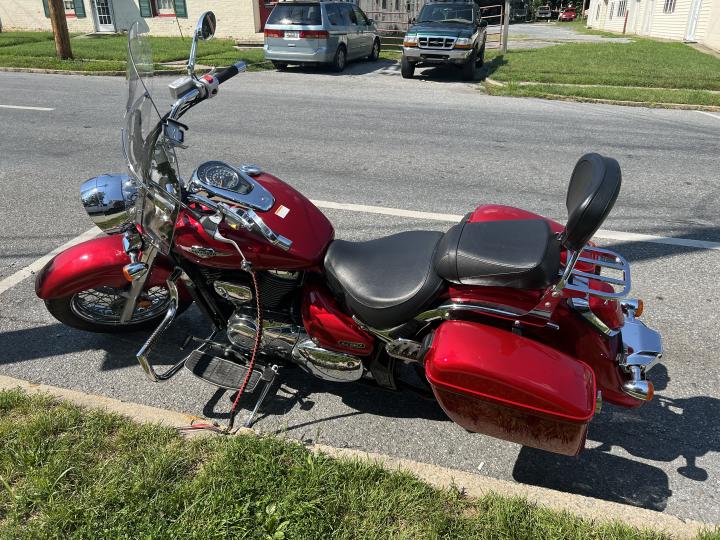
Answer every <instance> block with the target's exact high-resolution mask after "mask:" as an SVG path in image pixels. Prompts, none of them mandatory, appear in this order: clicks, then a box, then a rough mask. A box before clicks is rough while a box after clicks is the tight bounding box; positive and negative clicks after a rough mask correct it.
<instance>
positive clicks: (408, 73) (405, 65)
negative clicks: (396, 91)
mask: <svg viewBox="0 0 720 540" xmlns="http://www.w3.org/2000/svg"><path fill="white" fill-rule="evenodd" d="M414 74H415V64H413V63H412V62H410V61H408V59H407V57H406V56H403V57H402V60H401V61H400V75H402V78H403V79H412V78H413V75H414Z"/></svg>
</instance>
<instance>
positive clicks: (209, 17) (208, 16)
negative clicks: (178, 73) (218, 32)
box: [187, 11, 216, 78]
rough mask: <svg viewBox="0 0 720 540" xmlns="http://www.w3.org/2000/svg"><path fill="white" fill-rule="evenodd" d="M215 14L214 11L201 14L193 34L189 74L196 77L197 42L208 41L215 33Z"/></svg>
mask: <svg viewBox="0 0 720 540" xmlns="http://www.w3.org/2000/svg"><path fill="white" fill-rule="evenodd" d="M215 26H216V20H215V14H214V13H213V12H212V11H206V12H205V13H203V14H202V15H200V19H199V20H198V23H197V26H195V33H194V34H193V40H192V47H191V49H190V59H189V60H188V65H187V69H188V74H189V75H190V76H191V77H193V78H194V77H195V57H196V56H197V44H198V41H199V40H202V41H207V40H208V39H211V38H212V37H213V36H214V35H215Z"/></svg>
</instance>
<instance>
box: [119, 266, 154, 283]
mask: <svg viewBox="0 0 720 540" xmlns="http://www.w3.org/2000/svg"><path fill="white" fill-rule="evenodd" d="M148 270H149V268H148V265H147V264H145V263H142V262H131V263H129V264H126V265H125V266H124V267H123V274H125V276H127V277H129V278H130V279H131V280H132V281H137V280H138V279H141V278H144V277H145V275H146V274H147V272H148Z"/></svg>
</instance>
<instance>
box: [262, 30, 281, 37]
mask: <svg viewBox="0 0 720 540" xmlns="http://www.w3.org/2000/svg"><path fill="white" fill-rule="evenodd" d="M265 37H275V38H281V37H285V31H284V30H265Z"/></svg>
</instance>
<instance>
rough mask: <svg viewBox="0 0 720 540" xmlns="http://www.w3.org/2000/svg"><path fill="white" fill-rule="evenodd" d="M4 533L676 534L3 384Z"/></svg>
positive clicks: (0, 494) (0, 505) (0, 502)
mask: <svg viewBox="0 0 720 540" xmlns="http://www.w3.org/2000/svg"><path fill="white" fill-rule="evenodd" d="M714 534H715V533H707V534H706V535H705V536H704V538H706V539H710V538H712V537H713V535H714ZM0 537H1V538H13V539H22V538H77V539H83V538H88V539H96V538H112V539H115V538H153V539H156V538H168V539H175V538H202V539H209V538H248V539H250V538H252V539H255V538H257V539H265V540H268V539H270V540H282V539H285V538H287V539H291V538H297V539H302V540H311V539H346V538H348V539H349V538H357V539H363V540H369V539H383V540H384V539H388V538H397V539H400V538H406V539H413V540H421V539H431V538H448V539H451V538H453V539H455V538H457V539H473V538H504V539H512V538H528V539H529V538H542V539H561V538H562V539H578V540H580V539H583V540H585V539H603V540H613V539H651V538H657V539H660V538H666V537H665V536H663V535H661V534H658V533H653V532H648V531H639V530H636V529H631V528H628V527H626V526H622V525H619V524H599V523H591V522H589V521H586V520H582V519H580V518H577V517H574V516H572V515H570V514H567V513H557V512H552V511H549V510H545V509H541V508H539V507H537V506H534V505H532V504H529V503H528V502H526V501H524V500H521V499H506V498H502V497H499V496H496V495H488V496H485V497H483V498H482V499H468V498H466V497H464V496H463V495H462V494H461V493H459V492H458V490H448V491H440V490H437V489H435V488H432V487H430V486H428V485H427V484H424V483H422V482H421V481H419V480H417V479H415V478H414V477H412V476H410V475H408V474H405V473H397V472H388V471H386V470H384V469H382V468H380V467H378V466H375V465H372V464H369V463H367V462H362V461H350V460H336V459H331V458H329V457H325V456H317V455H313V454H311V453H310V452H308V451H307V450H306V449H305V448H303V447H302V446H301V445H299V444H297V443H292V442H288V441H283V440H280V439H276V438H265V437H252V436H237V437H218V436H216V437H197V438H193V439H190V440H187V439H183V438H181V437H180V436H179V435H178V434H177V432H176V431H175V430H172V429H169V428H161V427H156V426H148V425H138V424H135V423H133V422H131V421H130V420H127V419H124V418H122V417H119V416H114V415H109V414H106V413H101V412H97V411H85V410H83V409H80V408H78V407H76V406H73V405H70V404H68V403H64V402H57V401H54V400H52V399H51V398H49V397H43V396H32V397H30V396H28V395H27V394H25V393H22V392H20V391H3V392H0ZM714 537H715V538H717V536H714Z"/></svg>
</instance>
